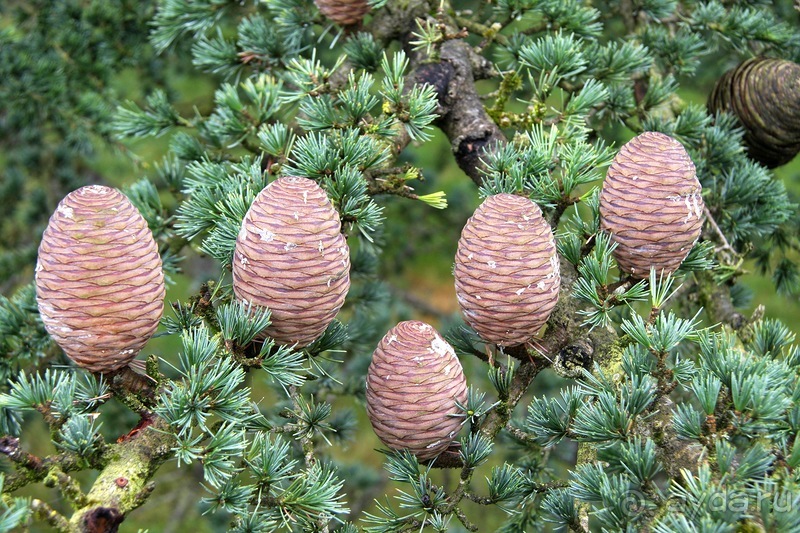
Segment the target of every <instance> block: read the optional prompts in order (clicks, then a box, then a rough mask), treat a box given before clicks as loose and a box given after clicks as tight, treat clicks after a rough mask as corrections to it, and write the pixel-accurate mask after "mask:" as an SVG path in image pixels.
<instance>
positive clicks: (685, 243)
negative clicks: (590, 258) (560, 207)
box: [600, 131, 703, 279]
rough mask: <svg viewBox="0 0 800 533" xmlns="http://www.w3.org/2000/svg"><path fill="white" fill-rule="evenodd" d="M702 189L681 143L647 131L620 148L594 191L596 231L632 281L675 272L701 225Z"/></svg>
mask: <svg viewBox="0 0 800 533" xmlns="http://www.w3.org/2000/svg"><path fill="white" fill-rule="evenodd" d="M701 192H702V188H701V187H700V182H699V181H698V180H697V175H696V173H695V167H694V163H692V160H691V158H690V157H689V154H688V153H686V149H684V147H683V145H682V144H681V143H679V142H678V141H676V140H675V139H673V138H672V137H670V136H668V135H664V134H663V133H658V132H653V131H648V132H645V133H642V134H641V135H639V136H637V137H634V138H633V139H632V140H630V141H629V142H628V143H627V144H625V145H624V146H623V147H622V149H620V151H619V153H618V154H617V156H616V157H615V158H614V161H613V162H612V163H611V166H610V167H609V169H608V173H607V175H606V179H605V182H604V183H603V190H602V192H601V193H600V227H601V228H602V229H603V230H604V231H607V232H609V233H611V239H612V240H613V241H614V242H615V243H617V248H616V250H614V257H615V258H616V259H617V263H618V264H619V268H620V270H622V271H624V272H627V273H629V274H630V275H631V276H633V277H634V278H639V279H643V278H646V277H647V276H649V275H650V267H655V269H656V271H657V272H658V273H661V272H664V273H667V274H669V273H672V272H675V271H676V270H677V269H678V267H679V266H680V265H681V263H682V262H683V260H684V259H686V256H687V255H688V254H689V251H690V250H691V249H692V246H693V245H694V243H695V241H697V238H698V237H699V236H700V230H701V229H702V226H703V197H702V196H701Z"/></svg>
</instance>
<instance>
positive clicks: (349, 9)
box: [314, 0, 370, 26]
mask: <svg viewBox="0 0 800 533" xmlns="http://www.w3.org/2000/svg"><path fill="white" fill-rule="evenodd" d="M314 3H315V4H317V8H318V9H319V12H320V13H322V14H323V15H325V16H326V17H328V18H329V19H331V20H332V21H333V22H335V23H337V24H340V25H342V26H349V25H351V24H358V23H359V22H361V19H363V18H364V15H366V14H367V13H368V12H369V9H370V7H369V4H368V3H367V0H314Z"/></svg>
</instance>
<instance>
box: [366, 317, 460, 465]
mask: <svg viewBox="0 0 800 533" xmlns="http://www.w3.org/2000/svg"><path fill="white" fill-rule="evenodd" d="M366 399H367V415H368V416H369V419H370V422H371V423H372V427H373V429H374V430H375V433H376V434H377V435H378V438H380V439H381V441H382V442H383V443H384V444H385V445H386V446H388V447H390V448H393V449H396V450H402V449H406V450H409V451H410V452H411V453H413V454H414V455H415V456H417V458H418V459H420V460H427V459H432V458H434V457H436V456H437V455H439V454H440V453H441V452H443V451H444V450H446V449H447V448H448V447H449V446H450V444H451V443H452V442H453V439H454V438H455V436H456V434H457V433H458V431H459V429H461V422H462V421H463V420H464V419H463V417H459V416H456V415H458V414H459V413H460V410H459V408H458V407H457V406H456V402H457V401H458V402H460V403H462V404H463V403H465V402H466V400H467V383H466V378H465V377H464V371H463V369H462V367H461V362H460V361H459V360H458V357H457V356H456V354H455V352H454V351H453V348H452V347H451V346H450V345H449V344H448V343H447V342H446V341H445V340H444V339H442V337H441V336H440V335H439V333H438V332H437V331H436V330H435V329H434V328H433V326H431V325H429V324H426V323H424V322H419V321H416V320H412V321H406V322H401V323H399V324H397V326H395V327H393V328H392V329H390V330H389V332H388V333H386V335H385V336H384V337H383V339H381V341H380V343H379V344H378V347H377V348H376V349H375V352H374V353H373V355H372V362H371V363H370V365H369V369H368V371H367V393H366Z"/></svg>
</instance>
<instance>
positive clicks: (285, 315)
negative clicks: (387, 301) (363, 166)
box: [233, 177, 350, 347]
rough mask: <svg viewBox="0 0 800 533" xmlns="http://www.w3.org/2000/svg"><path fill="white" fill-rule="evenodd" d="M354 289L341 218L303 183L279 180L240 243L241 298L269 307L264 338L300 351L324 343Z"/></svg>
mask: <svg viewBox="0 0 800 533" xmlns="http://www.w3.org/2000/svg"><path fill="white" fill-rule="evenodd" d="M349 288H350V254H349V249H348V247H347V242H346V240H345V237H344V235H342V233H341V222H340V221H339V213H338V212H337V211H336V209H334V207H333V205H332V204H331V201H330V200H329V199H328V196H327V195H326V194H325V191H323V190H322V188H320V186H319V185H317V184H316V183H315V182H314V181H312V180H310V179H306V178H297V177H289V178H280V179H277V180H275V181H274V182H272V183H270V184H269V185H268V186H267V187H265V188H264V190H262V191H261V192H260V193H259V194H258V196H257V197H256V198H255V200H254V201H253V204H252V205H251V206H250V209H249V210H248V212H247V214H246V215H245V217H244V221H243V222H242V228H241V230H240V232H239V236H238V237H237V239H236V249H235V253H234V264H233V290H234V294H235V295H236V298H237V299H239V300H244V301H247V302H251V303H253V304H255V305H258V306H262V307H267V308H269V309H270V310H271V311H272V324H271V325H270V326H269V327H268V328H267V329H266V330H265V331H264V333H263V335H267V336H269V337H271V338H273V339H275V340H276V341H277V342H278V343H280V344H288V345H291V344H297V345H298V347H303V346H307V345H309V344H311V343H312V342H313V341H314V340H315V339H316V338H317V337H319V336H320V335H321V334H322V333H323V332H324V331H325V329H326V328H327V327H328V325H329V324H330V323H331V322H332V321H333V319H334V317H335V316H336V314H337V313H338V312H339V309H341V307H342V304H343V303H344V299H345V296H346V295H347V291H348V289H349Z"/></svg>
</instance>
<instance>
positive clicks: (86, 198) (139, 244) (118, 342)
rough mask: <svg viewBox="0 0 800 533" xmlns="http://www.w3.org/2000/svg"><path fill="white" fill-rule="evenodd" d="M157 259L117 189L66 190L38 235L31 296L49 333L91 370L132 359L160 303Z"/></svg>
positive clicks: (112, 367)
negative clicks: (36, 258)
mask: <svg viewBox="0 0 800 533" xmlns="http://www.w3.org/2000/svg"><path fill="white" fill-rule="evenodd" d="M164 294H165V287H164V274H163V271H162V269H161V258H160V257H159V255H158V247H157V246H156V243H155V241H154V240H153V234H152V233H151V232H150V229H149V228H148V227H147V222H146V221H145V220H144V218H142V215H141V214H139V211H137V210H136V208H135V207H134V206H133V204H131V203H130V201H129V200H128V199H127V198H126V197H125V195H123V194H122V193H121V192H119V191H118V190H116V189H112V188H110V187H104V186H101V185H90V186H88V187H82V188H80V189H78V190H76V191H73V192H71V193H70V194H68V195H67V196H66V197H65V198H64V199H63V200H62V201H61V203H60V204H58V208H57V209H56V212H55V213H53V215H52V216H51V217H50V222H49V223H48V225H47V229H45V231H44V235H43V236H42V243H41V245H40V246H39V260H38V263H37V265H36V298H37V302H38V306H39V313H40V314H41V316H42V321H43V322H44V326H45V328H46V329H47V332H48V333H49V334H50V335H51V336H52V337H53V339H54V340H55V341H56V342H57V343H58V345H59V346H61V348H62V349H63V350H64V352H65V353H66V354H67V356H69V358H70V359H72V360H73V361H75V363H76V364H77V365H78V366H81V367H83V368H86V369H87V370H90V371H92V372H104V373H105V372H112V371H115V370H118V369H120V368H122V367H124V366H125V365H127V364H128V363H130V362H131V361H132V360H133V359H134V358H135V357H136V355H137V354H138V353H139V351H141V349H142V347H143V346H144V345H145V344H146V343H147V341H148V340H149V339H150V337H151V336H152V335H153V333H154V332H155V330H156V328H157V327H158V322H159V320H160V319H161V314H162V312H163V309H164Z"/></svg>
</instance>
